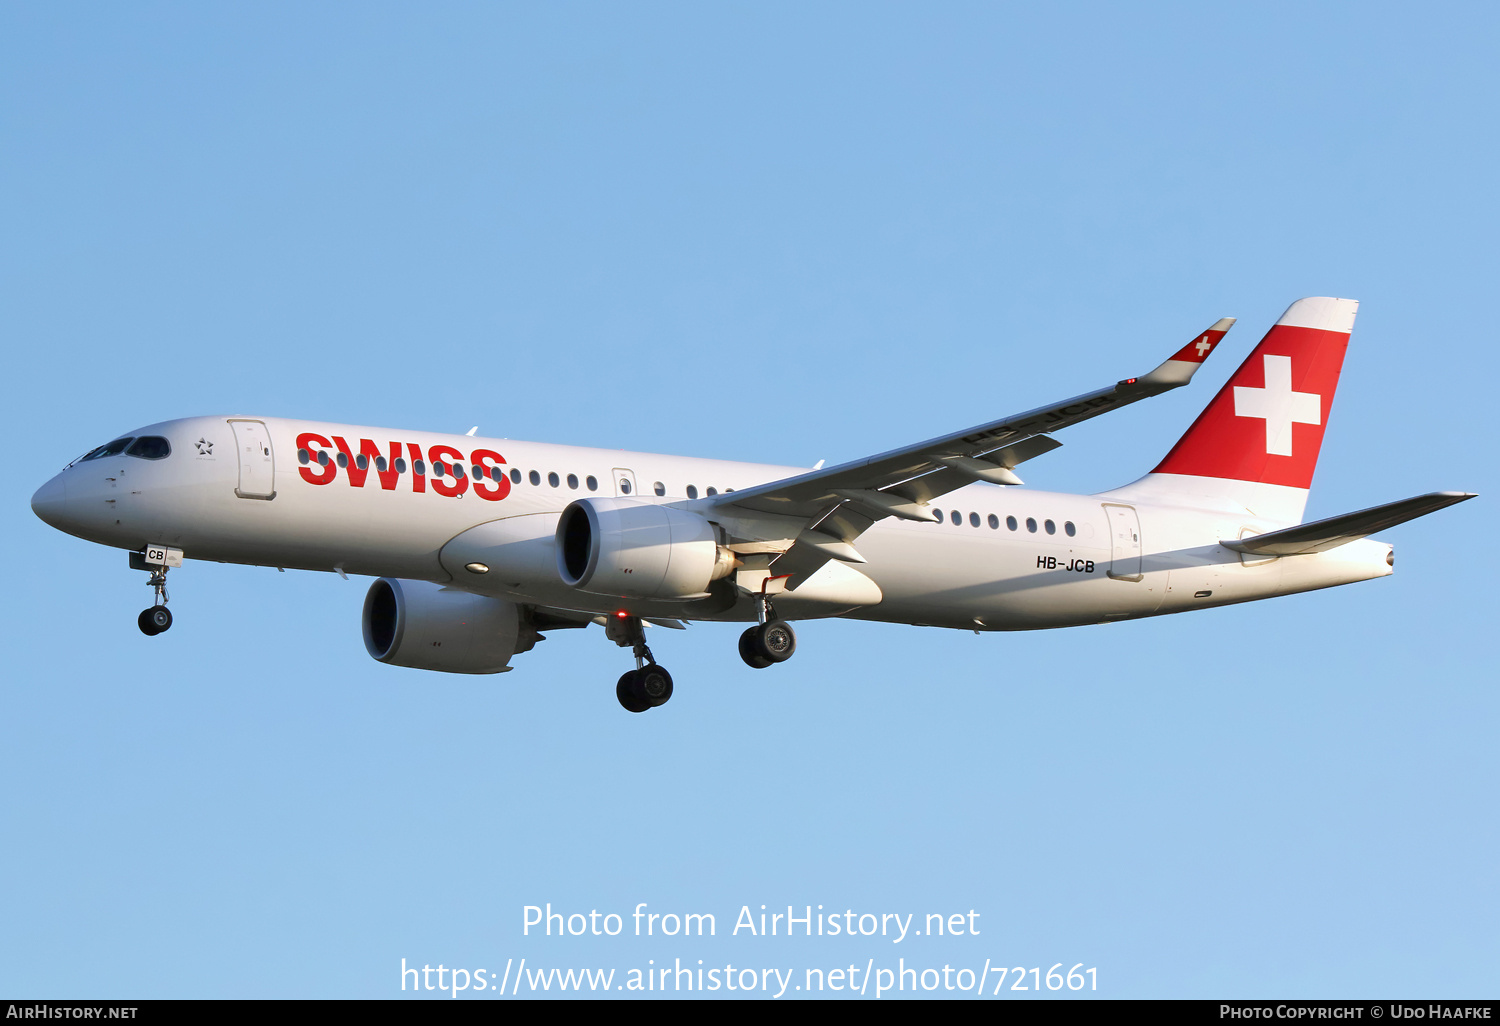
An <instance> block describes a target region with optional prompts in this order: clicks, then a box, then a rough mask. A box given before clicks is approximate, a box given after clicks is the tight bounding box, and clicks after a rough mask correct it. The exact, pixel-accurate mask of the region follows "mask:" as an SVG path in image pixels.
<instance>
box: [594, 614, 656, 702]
mask: <svg viewBox="0 0 1500 1026" xmlns="http://www.w3.org/2000/svg"><path fill="white" fill-rule="evenodd" d="M604 635H605V637H607V638H609V640H611V641H613V642H614V643H615V644H617V645H619V646H620V647H621V648H626V647H629V648H630V649H631V650H632V651H633V652H634V654H635V669H633V670H631V671H630V672H628V673H626V674H624V675H623V676H621V677H620V682H619V683H618V684H616V685H615V697H616V698H617V699H619V700H620V704H621V705H622V706H624V707H625V709H626V711H627V712H633V713H643V712H645V711H646V710H647V709H654V708H656V707H657V706H659V705H666V704H667V702H668V700H669V699H671V697H672V675H671V674H670V673H668V672H667V671H666V670H664V669H662V668H661V667H660V666H657V665H656V659H655V658H654V657H653V656H652V655H651V649H650V648H648V647H647V646H646V637H645V630H644V629H643V628H642V626H641V618H640V617H638V616H615V617H611V618H610V620H609V622H608V623H607V624H606V625H605V628H604Z"/></svg>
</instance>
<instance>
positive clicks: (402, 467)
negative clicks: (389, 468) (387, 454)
mask: <svg viewBox="0 0 1500 1026" xmlns="http://www.w3.org/2000/svg"><path fill="white" fill-rule="evenodd" d="M396 473H398V474H404V473H406V461H405V460H404V459H402V458H401V457H399V456H397V457H396Z"/></svg>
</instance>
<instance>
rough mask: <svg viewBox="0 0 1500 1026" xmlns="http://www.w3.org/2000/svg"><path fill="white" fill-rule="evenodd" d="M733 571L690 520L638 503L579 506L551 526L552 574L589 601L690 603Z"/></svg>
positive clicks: (701, 525)
mask: <svg viewBox="0 0 1500 1026" xmlns="http://www.w3.org/2000/svg"><path fill="white" fill-rule="evenodd" d="M737 565H738V560H736V558H735V555H734V553H732V552H730V551H729V550H728V549H726V548H724V546H722V545H720V544H719V539H718V531H717V529H716V528H715V527H714V525H712V524H710V523H709V522H708V521H707V520H705V519H703V518H702V517H701V516H699V515H698V514H696V513H689V512H688V511H686V510H681V509H675V508H673V507H671V506H658V505H656V504H654V503H650V502H641V501H640V500H638V499H578V500H576V501H574V502H572V503H570V504H569V505H568V508H567V509H565V510H563V512H562V516H561V517H559V518H558V521H557V572H558V574H559V576H561V577H562V579H563V583H565V584H568V585H571V586H572V587H574V588H577V589H578V590H579V591H586V592H589V593H590V594H594V595H618V596H620V597H622V598H642V599H691V598H703V597H704V596H705V595H707V594H709V591H708V586H709V584H710V583H711V582H713V581H717V580H718V579H719V578H721V577H726V576H728V575H729V574H730V573H731V572H732V571H733V570H734V568H735V567H736V566H737Z"/></svg>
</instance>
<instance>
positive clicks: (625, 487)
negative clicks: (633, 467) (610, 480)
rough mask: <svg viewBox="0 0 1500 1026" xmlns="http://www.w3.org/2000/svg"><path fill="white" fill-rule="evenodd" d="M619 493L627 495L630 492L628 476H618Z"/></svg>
mask: <svg viewBox="0 0 1500 1026" xmlns="http://www.w3.org/2000/svg"><path fill="white" fill-rule="evenodd" d="M620 494H621V495H629V494H630V478H628V477H622V478H620Z"/></svg>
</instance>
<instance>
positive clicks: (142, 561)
mask: <svg viewBox="0 0 1500 1026" xmlns="http://www.w3.org/2000/svg"><path fill="white" fill-rule="evenodd" d="M181 565H182V550H181V549H172V548H167V547H166V546H165V545H147V546H146V551H145V552H132V553H131V554H130V569H132V570H145V571H146V572H147V573H149V574H150V575H151V576H150V577H148V578H147V579H146V584H147V585H149V586H150V588H151V591H152V594H153V596H154V597H155V599H156V601H154V602H152V603H151V607H150V608H149V609H143V610H141V615H140V616H138V617H136V618H135V623H136V626H137V627H139V628H140V629H141V633H142V634H144V635H146V636H147V637H148V638H150V637H155V636H156V635H158V634H160V633H162V632H163V631H165V630H166V629H167V628H169V627H171V626H172V611H171V610H169V609H168V608H167V571H168V570H170V569H171V568H172V567H174V566H181Z"/></svg>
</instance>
